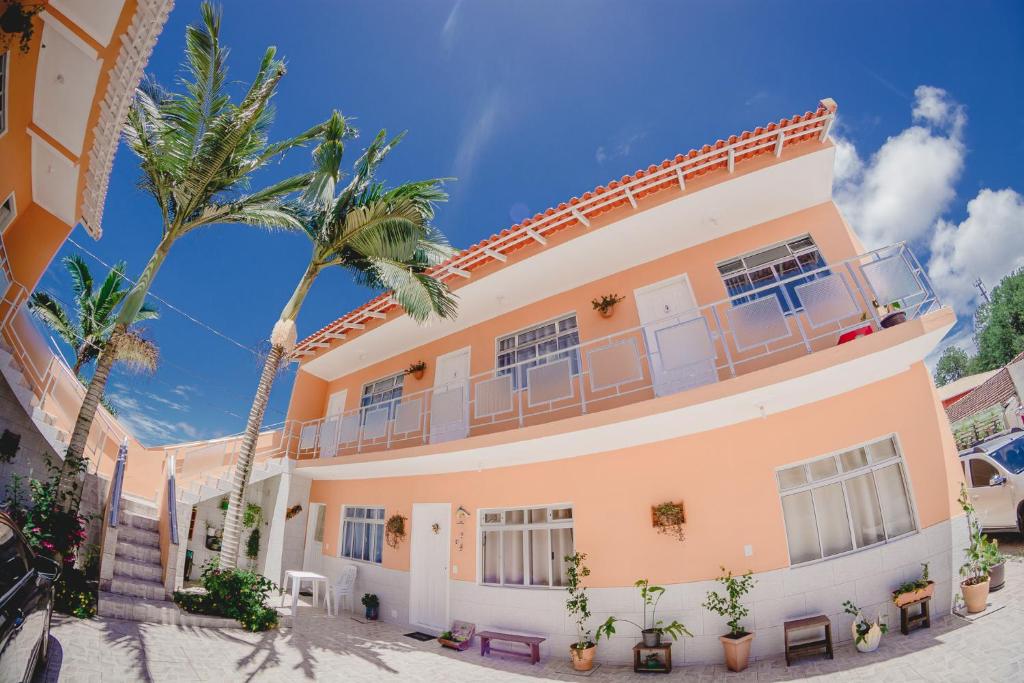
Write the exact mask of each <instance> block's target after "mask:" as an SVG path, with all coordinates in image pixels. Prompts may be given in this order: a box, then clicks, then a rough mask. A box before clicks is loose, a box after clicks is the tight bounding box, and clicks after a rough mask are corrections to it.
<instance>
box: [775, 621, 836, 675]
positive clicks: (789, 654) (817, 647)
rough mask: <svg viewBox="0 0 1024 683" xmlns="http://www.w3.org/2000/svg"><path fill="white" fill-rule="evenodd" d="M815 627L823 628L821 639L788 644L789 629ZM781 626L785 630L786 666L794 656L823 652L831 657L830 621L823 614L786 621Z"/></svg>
mask: <svg viewBox="0 0 1024 683" xmlns="http://www.w3.org/2000/svg"><path fill="white" fill-rule="evenodd" d="M815 627H824V628H825V637H824V638H822V639H821V640H812V641H810V642H807V643H799V644H797V645H790V644H789V632H790V631H801V630H803V629H806V628H815ZM782 628H783V631H784V632H785V642H786V666H789V664H790V662H791V661H792V660H793V659H794V658H795V657H806V656H808V655H814V654H824V655H826V656H827V657H828V658H829V659H832V656H833V654H832V622H831V621H830V620H829V618H828V617H826V616H825V615H824V614H819V615H818V616H816V617H807V618H805V619H794V620H793V621H787V622H786V623H785V624H784V625H783V627H782ZM822 650H824V652H822Z"/></svg>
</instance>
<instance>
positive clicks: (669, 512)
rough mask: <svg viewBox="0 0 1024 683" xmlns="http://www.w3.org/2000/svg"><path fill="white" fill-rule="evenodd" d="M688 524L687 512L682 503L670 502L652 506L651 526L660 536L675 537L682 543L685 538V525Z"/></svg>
mask: <svg viewBox="0 0 1024 683" xmlns="http://www.w3.org/2000/svg"><path fill="white" fill-rule="evenodd" d="M685 523H686V510H685V508H684V507H683V503H682V501H679V502H672V501H668V502H665V503H660V504H658V505H652V506H651V526H653V527H654V528H655V529H657V531H658V533H659V534H667V535H669V536H675V537H676V538H678V539H679V540H680V541H682V540H683V539H684V538H685V532H684V530H683V524H685Z"/></svg>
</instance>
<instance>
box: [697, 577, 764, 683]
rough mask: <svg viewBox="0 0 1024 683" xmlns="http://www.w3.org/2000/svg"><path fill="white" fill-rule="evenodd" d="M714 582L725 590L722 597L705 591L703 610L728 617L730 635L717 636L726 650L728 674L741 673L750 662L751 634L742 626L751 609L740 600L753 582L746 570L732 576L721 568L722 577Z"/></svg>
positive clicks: (752, 635)
mask: <svg viewBox="0 0 1024 683" xmlns="http://www.w3.org/2000/svg"><path fill="white" fill-rule="evenodd" d="M715 580H716V581H718V582H719V583H720V584H722V586H723V588H725V595H722V594H719V593H716V592H715V591H708V594H707V597H706V598H705V599H704V609H706V610H708V611H709V612H714V613H715V614H717V615H719V616H722V617H729V621H728V622H727V623H728V624H729V633H727V634H726V635H724V636H720V637H719V640H720V641H721V642H722V648H723V649H724V650H725V665H726V666H727V667H728V668H729V670H730V671H743V670H744V669H746V668H747V664H748V662H749V661H750V644H751V641H752V640H753V639H754V634H753V633H748V632H747V630H746V629H745V628H743V624H742V623H741V622H742V621H743V619H744V618H745V617H747V616H748V615H749V614H750V609H748V608H747V607H746V605H744V604H743V603H742V599H743V596H744V595H746V594H747V593H749V592H750V590H751V589H752V588H753V587H754V583H755V580H754V577H753V575H752V574H751V572H750V571H749V570H748V571H747V573H746V574H743V575H742V576H733V574H732V572H731V571H726V569H725V567H722V575H721V576H719V577H718V578H717V579H715Z"/></svg>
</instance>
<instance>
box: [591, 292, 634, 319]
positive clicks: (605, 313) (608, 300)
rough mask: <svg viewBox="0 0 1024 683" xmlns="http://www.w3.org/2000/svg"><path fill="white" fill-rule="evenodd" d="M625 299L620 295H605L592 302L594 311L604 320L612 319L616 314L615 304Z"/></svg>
mask: <svg viewBox="0 0 1024 683" xmlns="http://www.w3.org/2000/svg"><path fill="white" fill-rule="evenodd" d="M623 299H625V297H622V296H619V295H618V294H603V295H602V296H600V297H599V298H597V299H594V300H593V301H591V302H590V303H591V305H592V306H593V307H594V310H595V311H597V312H598V313H600V314H601V317H602V318H610V317H612V315H613V314H614V313H615V304H617V303H619V302H620V301H622V300H623Z"/></svg>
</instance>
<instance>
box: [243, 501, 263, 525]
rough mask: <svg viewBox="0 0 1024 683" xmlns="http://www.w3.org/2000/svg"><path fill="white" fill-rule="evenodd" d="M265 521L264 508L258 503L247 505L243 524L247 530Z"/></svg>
mask: <svg viewBox="0 0 1024 683" xmlns="http://www.w3.org/2000/svg"><path fill="white" fill-rule="evenodd" d="M262 521H263V508H261V507H260V506H259V505H257V504H256V503H246V504H245V512H244V513H243V514H242V524H243V525H244V526H245V528H246V529H251V528H252V527H254V526H256V525H257V524H259V523H260V522H262Z"/></svg>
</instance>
